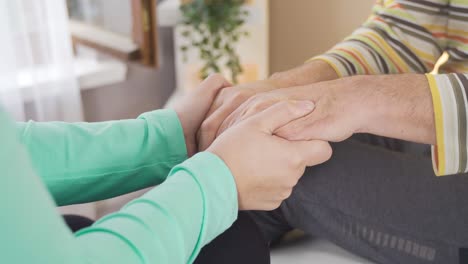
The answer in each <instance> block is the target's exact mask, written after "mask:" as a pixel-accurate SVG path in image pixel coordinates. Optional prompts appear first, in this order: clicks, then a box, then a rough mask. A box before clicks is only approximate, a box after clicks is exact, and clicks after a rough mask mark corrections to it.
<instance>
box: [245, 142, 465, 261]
mask: <svg viewBox="0 0 468 264" xmlns="http://www.w3.org/2000/svg"><path fill="white" fill-rule="evenodd" d="M371 140H374V141H375V142H372V144H369V142H367V143H362V141H363V140H362V139H361V140H360V141H361V142H359V141H356V140H348V141H346V142H342V143H337V144H334V145H333V150H334V154H333V157H332V159H331V160H330V161H328V162H327V163H325V164H323V165H320V166H316V167H311V168H308V169H307V170H306V172H305V175H304V176H303V177H302V179H301V180H300V181H299V183H298V185H297V186H296V188H295V190H294V191H293V194H292V195H291V197H290V198H289V199H287V200H286V201H285V202H283V204H282V205H281V207H280V208H278V209H277V210H275V211H272V212H251V215H252V217H253V218H254V220H255V221H256V222H257V223H258V225H259V227H260V229H261V230H262V232H263V234H264V235H265V237H266V239H268V240H269V241H271V240H274V239H276V238H278V237H279V236H281V235H282V234H284V233H285V232H287V231H289V230H291V229H292V228H298V229H301V230H303V231H305V232H306V233H308V234H311V235H314V236H318V237H323V238H326V239H328V240H330V241H332V242H334V243H336V244H337V245H339V246H341V247H343V248H345V249H347V250H349V251H351V252H353V253H355V254H357V255H361V256H363V257H365V258H368V259H370V260H373V261H375V262H377V263H383V264H395V263H424V264H428V263H444V264H452V263H453V264H455V263H456V264H459V263H468V262H461V261H460V260H459V258H460V256H459V255H460V252H461V255H463V254H465V255H466V251H464V250H463V249H461V250H460V248H467V247H468V175H456V176H446V177H436V176H435V175H434V172H433V170H432V163H431V159H430V157H428V156H427V155H422V154H421V153H420V152H418V151H414V148H412V147H413V146H415V145H409V144H404V143H401V141H390V140H386V139H382V138H371ZM376 145H379V146H376ZM382 145H384V146H382ZM408 146H409V148H408ZM418 147H420V146H417V147H416V149H417V148H418ZM415 152H418V153H415ZM466 261H468V260H466Z"/></svg>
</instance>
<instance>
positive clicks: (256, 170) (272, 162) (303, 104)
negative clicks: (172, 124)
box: [207, 101, 331, 210]
mask: <svg viewBox="0 0 468 264" xmlns="http://www.w3.org/2000/svg"><path fill="white" fill-rule="evenodd" d="M313 108H314V105H313V104H312V103H311V102H308V101H284V102H280V103H278V104H275V105H273V106H271V107H270V108H268V109H266V110H264V111H262V112H260V113H258V114H255V115H253V116H251V117H249V118H247V119H245V120H243V121H242V122H240V123H238V124H236V125H235V126H233V127H232V128H230V129H228V130H227V131H226V132H225V133H223V134H221V135H220V136H219V137H218V138H217V139H216V140H215V141H214V142H213V144H212V145H211V146H210V147H209V148H208V149H207V151H209V152H212V153H214V154H216V155H217V156H219V157H220V158H221V159H222V160H224V162H225V163H226V164H227V166H228V167H229V168H230V170H231V172H232V174H233V176H234V179H235V182H236V186H237V193H238V201H239V208H240V209H241V210H273V209H275V208H277V207H278V206H279V205H280V204H281V202H282V201H283V200H284V199H286V198H288V197H289V196H290V194H291V192H292V189H293V187H294V186H295V185H296V183H297V182H298V180H299V178H300V177H301V176H302V174H303V173H304V170H305V168H306V166H313V165H317V164H319V163H322V162H325V161H326V160H328V159H329V158H330V156H331V147H330V145H329V144H328V143H327V142H325V141H320V140H310V141H288V140H285V139H283V138H280V137H278V136H275V135H274V132H275V130H276V129H278V128H280V127H282V126H284V125H286V124H288V123H289V122H291V121H293V120H296V119H298V118H301V117H303V116H306V115H307V114H309V113H310V112H312V111H313Z"/></svg>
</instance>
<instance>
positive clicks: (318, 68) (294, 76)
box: [269, 60, 339, 88]
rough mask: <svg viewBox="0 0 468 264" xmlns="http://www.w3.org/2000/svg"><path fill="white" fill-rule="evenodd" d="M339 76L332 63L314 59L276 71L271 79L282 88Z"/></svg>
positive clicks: (328, 79)
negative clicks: (294, 66)
mask: <svg viewBox="0 0 468 264" xmlns="http://www.w3.org/2000/svg"><path fill="white" fill-rule="evenodd" d="M338 78H339V76H338V74H337V73H336V71H335V70H334V69H333V67H331V66H330V64H328V63H327V62H325V61H322V60H313V61H310V62H307V63H305V64H303V65H301V66H298V67H296V68H294V69H291V70H288V71H284V72H278V73H274V74H273V75H272V76H271V77H270V78H269V80H271V81H273V82H275V83H277V84H278V85H279V86H281V88H285V87H291V86H301V85H307V84H311V83H316V82H323V81H330V80H335V79H338Z"/></svg>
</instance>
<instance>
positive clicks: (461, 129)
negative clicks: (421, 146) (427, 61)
mask: <svg viewBox="0 0 468 264" xmlns="http://www.w3.org/2000/svg"><path fill="white" fill-rule="evenodd" d="M426 76H427V79H428V82H429V86H430V89H431V94H432V102H433V109H434V120H435V130H436V139H437V140H436V145H435V146H433V147H432V160H433V165H434V170H435V172H436V175H437V176H444V175H452V174H460V173H466V172H468V155H467V153H468V100H467V91H468V74H460V73H451V74H437V75H431V74H427V75H426Z"/></svg>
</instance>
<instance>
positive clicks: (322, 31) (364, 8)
mask: <svg viewBox="0 0 468 264" xmlns="http://www.w3.org/2000/svg"><path fill="white" fill-rule="evenodd" d="M374 2H375V0H352V1H350V0H287V1H285V0H270V73H274V72H277V71H282V70H286V69H289V68H292V67H294V66H296V65H299V64H301V63H303V62H304V61H305V60H307V59H309V58H310V57H312V56H314V55H317V54H320V53H322V52H324V51H326V50H328V49H329V48H331V47H332V46H333V45H334V44H335V43H337V42H338V41H340V40H342V39H343V38H344V37H346V36H347V35H349V34H350V33H351V32H352V31H353V30H354V29H356V28H357V27H358V26H359V25H360V24H362V23H363V22H364V21H365V20H366V18H367V17H368V16H369V14H370V11H371V8H372V4H373V3H374Z"/></svg>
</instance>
